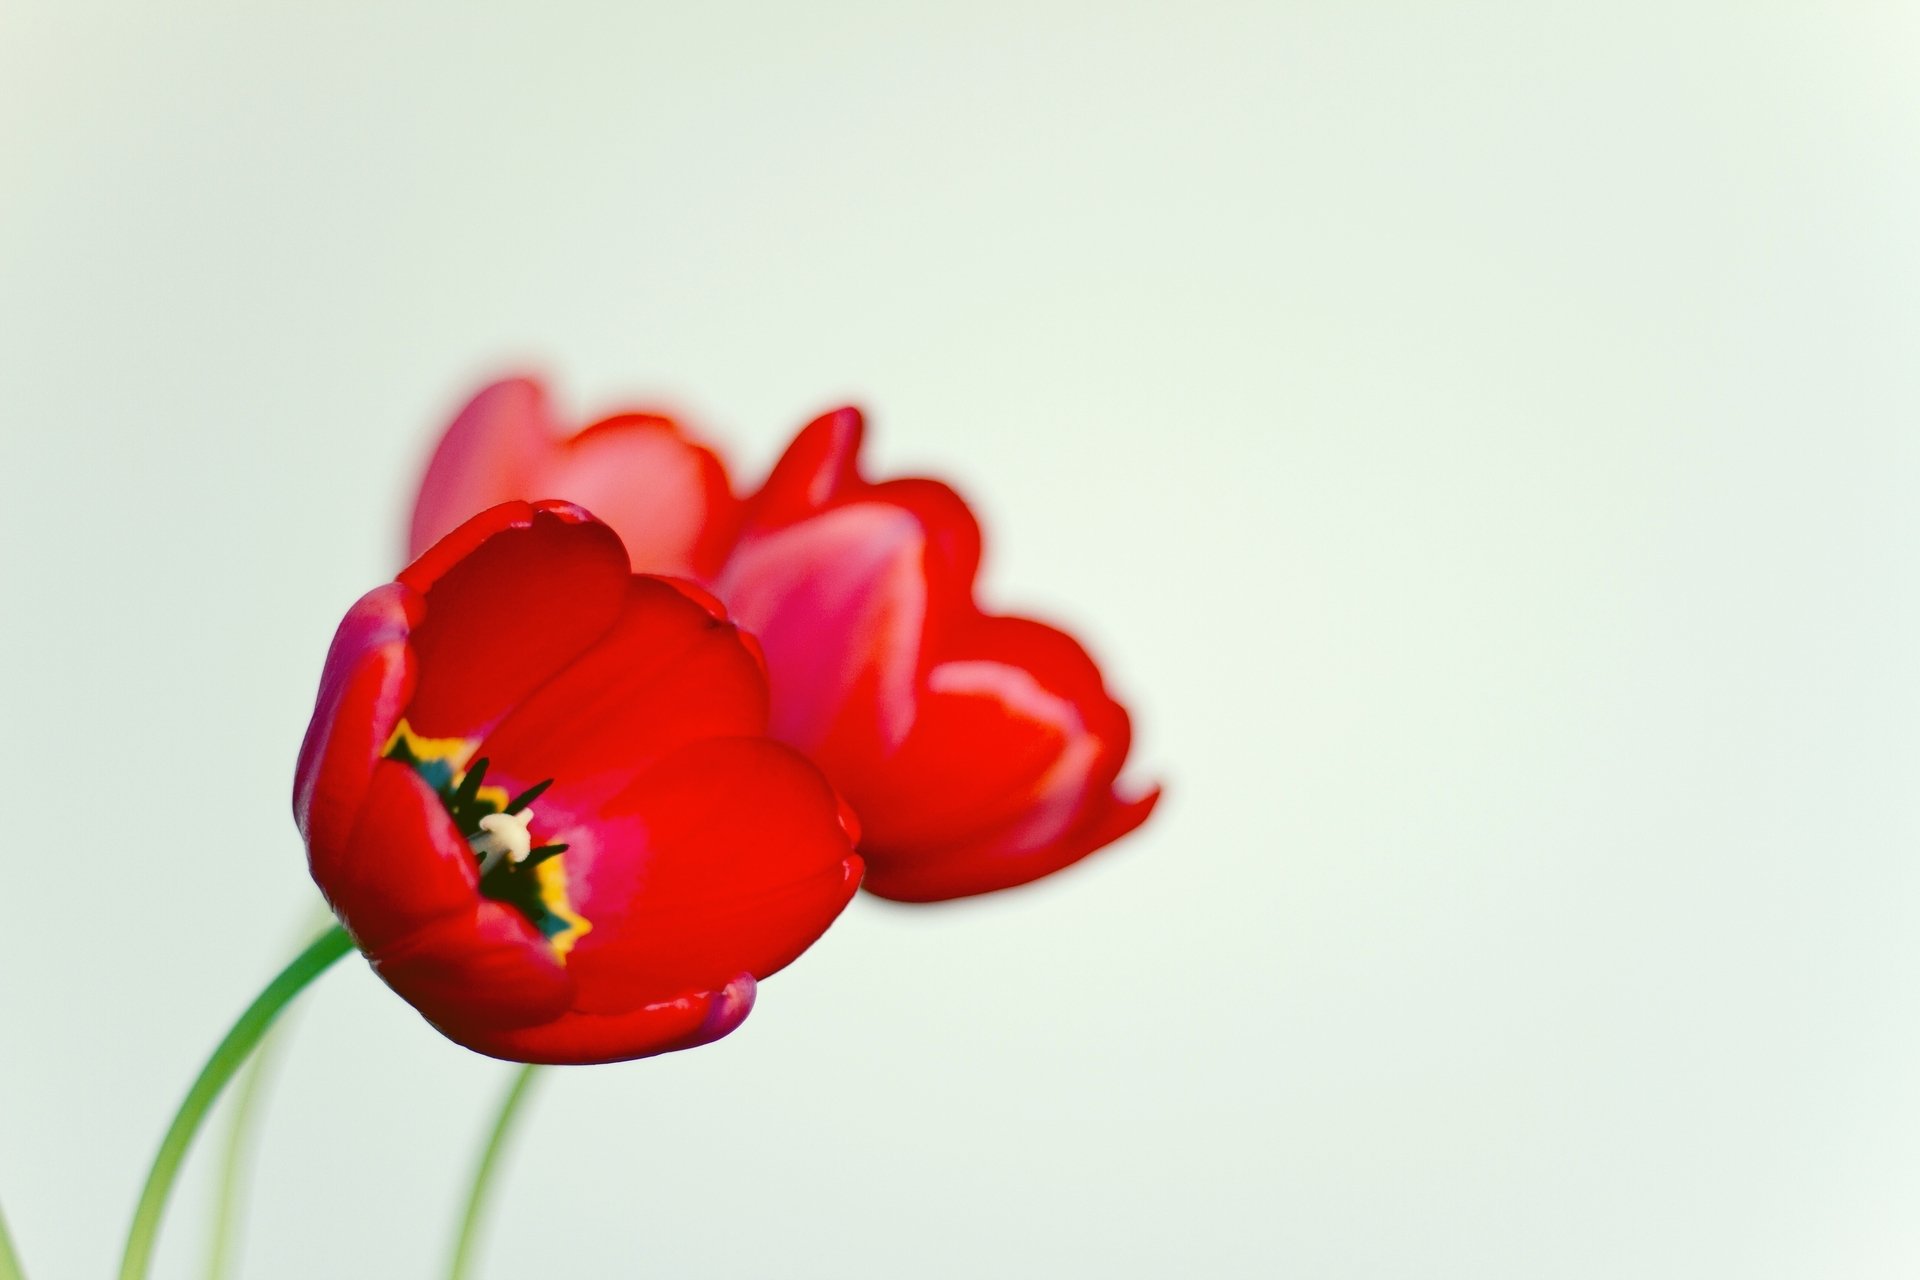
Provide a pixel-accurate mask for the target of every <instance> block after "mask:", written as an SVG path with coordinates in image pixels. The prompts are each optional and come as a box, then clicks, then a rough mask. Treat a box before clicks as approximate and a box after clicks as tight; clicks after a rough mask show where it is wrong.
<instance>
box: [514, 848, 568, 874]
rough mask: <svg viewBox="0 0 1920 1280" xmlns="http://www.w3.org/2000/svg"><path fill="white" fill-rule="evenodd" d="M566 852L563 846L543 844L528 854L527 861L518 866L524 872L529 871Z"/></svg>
mask: <svg viewBox="0 0 1920 1280" xmlns="http://www.w3.org/2000/svg"><path fill="white" fill-rule="evenodd" d="M566 851H567V846H566V845H564V844H543V845H541V846H540V847H539V848H538V849H535V850H534V851H533V852H532V853H529V854H528V855H527V860H526V861H525V862H523V863H521V864H520V865H521V866H522V867H524V868H525V869H526V870H528V871H531V870H533V869H534V868H535V867H537V866H539V865H540V864H541V863H543V862H545V861H546V860H547V859H548V858H557V857H559V856H560V855H561V854H563V853H565V852H566Z"/></svg>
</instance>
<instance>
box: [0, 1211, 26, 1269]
mask: <svg viewBox="0 0 1920 1280" xmlns="http://www.w3.org/2000/svg"><path fill="white" fill-rule="evenodd" d="M0 1280H27V1272H26V1268H24V1267H22V1266H21V1265H20V1255H19V1254H17V1253H15V1252H14V1251H13V1237H11V1236H9V1235H8V1234H7V1220H6V1219H5V1218H0Z"/></svg>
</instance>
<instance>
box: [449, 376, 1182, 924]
mask: <svg viewBox="0 0 1920 1280" xmlns="http://www.w3.org/2000/svg"><path fill="white" fill-rule="evenodd" d="M862 431H863V426H862V422H861V417H860V414H859V413H858V412H857V411H856V410H853V409H842V410H839V411H837V412H835V413H830V414H827V415H826V416H824V417H822V418H820V419H819V420H817V421H816V422H814V423H812V424H811V425H810V426H808V427H807V428H806V429H805V430H803V431H802V432H801V433H800V435H799V436H798V437H797V438H796V439H795V440H794V442H793V444H792V445H791V446H790V447H789V448H788V450H787V452H786V454H785V456H784V457H783V458H782V459H781V460H780V462H779V463H778V464H777V465H776V466H775V468H774V470H773V472H772V474H771V475H770V477H769V478H768V480H767V482H766V484H765V485H764V486H763V487H762V488H761V490H760V491H759V492H758V493H757V494H755V495H754V496H752V497H751V498H748V499H747V500H746V501H745V502H744V503H742V502H740V501H738V500H736V499H735V498H734V496H733V492H732V489H731V487H730V486H729V484H728V482H727V480H726V475H725V472H724V470H722V469H721V468H720V464H719V462H718V459H717V458H716V457H715V456H714V454H713V453H712V451H711V450H709V449H707V448H706V447H705V446H703V445H701V444H700V443H699V442H697V441H695V440H693V439H691V438H690V437H688V436H687V435H685V434H684V433H683V432H681V431H680V430H679V428H678V427H676V426H675V425H674V424H673V423H671V422H670V421H668V420H666V419H664V418H661V417H658V416H652V415H640V414H626V415H621V416H618V417H614V418H610V419H607V420H605V421H603V422H600V423H596V424H594V425H592V426H589V427H587V428H586V429H585V430H584V431H581V432H579V433H578V434H575V435H572V436H568V435H566V434H565V433H564V430H563V428H562V427H561V426H560V425H559V424H558V422H557V420H556V419H555V417H554V415H553V414H552V413H551V411H550V410H549V408H548V406H547V400H546V396H545V393H544V392H543V391H542V389H541V388H540V387H539V385H538V384H536V383H533V382H531V381H527V380H513V381H508V382H502V383H499V384H496V385H494V386H492V387H489V388H487V389H486V390H484V391H482V392H481V393H480V395H479V396H478V397H477V398H476V399H475V400H474V401H473V402H472V403H471V404H470V405H468V407H467V408H466V409H465V410H464V411H463V412H462V413H461V414H460V415H459V417H458V418H457V419H456V421H455V422H454V424H453V426H452V427H451V428H450V429H449V431H448V432H447V434H446V436H445V437H444V438H443V439H442V441H441V443H440V446H439V448H438V450H437V451H436V453H435V455H434V457H433V460H432V462H431V464H430V465H429V467H428V470H427V474H426V477H425V480H424V481H423V483H422V487H421V491H420V496H419V500H418V502H417V504H416V507H415V512H414V521H413V538H414V546H415V549H416V551H418V550H419V549H421V548H422V546H423V545H424V543H425V542H426V541H427V540H428V539H430V538H431V537H433V536H436V535H437V534H438V533H439V532H441V531H442V530H443V529H444V528H446V527H450V526H451V524H452V523H454V522H456V521H457V520H459V519H461V518H464V516H466V515H467V514H469V513H471V512H472V511H473V510H475V509H477V508H478V507H480V506H483V505H485V504H487V503H490V502H494V501H499V500H501V499H502V498H506V497H519V498H527V499H532V498H543V497H558V498H565V499H567V500H570V501H578V502H581V503H584V504H585V505H587V506H589V507H591V508H592V509H593V510H595V511H596V513H598V514H599V515H600V516H601V517H602V518H604V519H606V520H608V522H609V523H611V524H612V525H613V526H614V527H615V528H616V529H618V530H619V531H620V532H621V533H622V534H623V535H626V536H628V546H629V548H630V549H632V551H633V553H634V561H633V568H635V569H636V570H639V571H652V572H670V573H677V574H685V575H688V576H692V577H694V578H696V579H697V580H699V581H700V582H701V583H702V585H704V586H706V587H708V588H709V589H711V590H712V591H713V592H714V593H715V594H716V595H718V596H719V597H720V598H721V599H722V600H724V601H725V602H726V605H727V607H728V609H729V610H730V611H731V613H732V616H733V617H734V618H735V619H736V620H737V621H738V622H739V623H740V625H741V626H743V627H745V628H746V629H748V630H749V631H751V632H752V633H753V634H754V635H755V636H756V638H757V639H758V640H759V642H760V644H761V645H762V647H763V649H764V651H765V654H766V659H767V666H768V671H769V674H770V677H771V682H772V718H771V732H772V733H773V734H774V736H776V737H777V738H779V739H780V740H782V741H783V742H786V743H789V744H791V745H793V746H795V747H798V748H800V749H801V750H803V751H805V752H806V753H807V754H808V755H809V756H811V757H812V759H813V760H814V761H815V763H817V764H818V765H819V766H820V767H821V768H822V769H823V770H824V771H825V772H826V774H827V776H828V778H829V779H831V781H832V783H833V785H834V786H835V787H836V788H837V789H838V790H839V791H840V793H841V794H842V795H844V796H845V797H846V798H847V800H848V801H849V802H850V803H851V804H852V806H853V808H854V810H855V811H856V812H857V813H858V814H859V817H860V823H861V827H862V830H863V832H864V835H863V837H862V841H861V845H860V851H861V853H862V855H863V856H864V857H865V859H866V863H867V878H866V886H867V888H868V889H869V890H870V891H872V892H874V893H877V894H880V895H881V896H884V897H890V898H896V899H901V900H907V901H932V900H937V899H945V898H955V897H962V896H966V895H970V894H978V893H985V892H989V891H992V890H996V889H1003V888H1008V887H1010V886H1013V885H1018V884H1022V883H1026V882H1028V881H1031V880H1035V879H1038V878H1040V877H1042V876H1045V875H1048V874H1050V873H1052V872H1054V871H1057V870H1060V869H1061V868H1063V867H1065V866H1067V865H1069V864H1071V863H1074V862H1076V861H1078V860H1079V859H1081V858H1083V857H1085V856H1086V855H1087V854H1089V853H1092V852H1093V851H1095V850H1097V849H1100V848H1102V847H1104V846H1106V845H1108V844H1111V843H1112V842H1113V841H1115V840H1117V839H1119V838H1120V837H1121V836H1123V835H1126V834H1127V833H1128V832H1130V831H1132V830H1133V829H1134V828H1136V827H1138V826H1139V825H1140V824H1141V823H1142V822H1144V821H1145V820H1146V818H1147V816H1148V814H1149V813H1151V812H1152V809H1153V806H1154V803H1155V801H1156V800H1157V798H1158V791H1157V789H1149V790H1146V791H1144V792H1133V791H1127V790H1123V789H1121V788H1120V786H1119V784H1118V778H1119V774H1120V771H1121V767H1122V765H1123V764H1124V763H1125V760H1126V756H1127V751H1128V747H1129V744H1130V740H1131V729H1130V725H1129V721H1128V716H1127V713H1126V710H1125V709H1124V708H1123V707H1122V706H1121V705H1120V704H1119V702H1117V701H1116V700H1115V699H1114V698H1113V697H1112V696H1111V695H1110V694H1109V693H1108V692H1107V690H1106V687H1105V684H1104V682H1103V680H1102V678H1101V674H1100V670H1099V668H1098V666H1097V665H1096V664H1095V663H1094V661H1093V660H1092V659H1091V658H1090V657H1089V656H1088V655H1087V653H1086V651H1085V649H1083V648H1082V647H1081V646H1080V644H1079V643H1078V642H1077V641H1075V640H1074V639H1073V638H1072V637H1070V636H1068V635H1067V634H1065V633H1064V632H1062V631H1059V630H1056V629H1055V628H1053V627H1050V626H1046V625H1044V624H1042V623H1039V622H1036V621H1032V620H1029V619H1025V618H1013V617H1001V616H996V615H992V614H988V613H985V612H983V611H982V610H981V609H980V608H979V606H978V604H977V603H976V601H975V599H974V578H975V575H976V572H977V570H978V567H979V561H980V529H979V525H978V523H977V522H976V521H975V519H974V517H973V515H972V513H971V512H970V511H969V510H968V509H967V506H966V504H965V503H964V502H963V501H962V500H961V499H960V497H959V496H958V495H957V494H955V493H954V491H953V490H952V489H950V488H948V487H947V486H946V485H944V484H941V483H939V482H937V481H933V480H924V479H902V480H891V481H886V482H883V483H871V482H868V481H866V480H865V479H863V478H862V477H861V475H860V472H859V466H858V453H859V448H860V442H861V436H862ZM629 529H631V530H632V533H631V534H630V535H629Z"/></svg>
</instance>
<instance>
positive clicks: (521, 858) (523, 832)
mask: <svg viewBox="0 0 1920 1280" xmlns="http://www.w3.org/2000/svg"><path fill="white" fill-rule="evenodd" d="M532 821H533V810H532V809H522V810H521V811H520V812H519V813H490V814H488V815H487V816H486V817H484V818H482V819H480V830H479V832H478V833H477V834H475V835H474V836H473V837H472V838H471V839H470V840H469V841H468V843H469V844H471V845H472V846H473V851H474V852H475V853H477V854H479V855H480V875H481V876H482V878H484V877H485V876H486V875H487V874H488V873H489V872H491V871H492V870H493V869H494V868H495V867H497V866H499V865H500V859H502V858H505V859H506V860H507V861H508V862H509V863H512V864H513V865H515V866H518V865H519V864H520V863H522V862H525V861H526V860H527V855H528V854H529V853H532V852H533V833H532V832H530V831H528V830H527V824H528V823H530V822H532Z"/></svg>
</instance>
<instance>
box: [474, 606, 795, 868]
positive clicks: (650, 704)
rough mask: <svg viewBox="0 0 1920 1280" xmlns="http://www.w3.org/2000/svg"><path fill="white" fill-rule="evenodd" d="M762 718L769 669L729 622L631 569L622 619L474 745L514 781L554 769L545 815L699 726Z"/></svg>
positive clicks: (593, 799)
mask: <svg viewBox="0 0 1920 1280" xmlns="http://www.w3.org/2000/svg"><path fill="white" fill-rule="evenodd" d="M766 723H767V693H766V684H765V678H764V676H763V675H762V673H761V669H760V666H759V664H758V662H757V661H756V660H755V657H754V655H753V653H752V651H751V650H750V649H749V648H748V647H747V645H746V644H744V643H743V642H742V639H741V637H740V635H739V633H738V632H737V631H736V630H735V629H734V627H733V626H732V625H731V624H729V623H727V622H725V621H723V620H722V619H720V618H716V617H715V616H714V615H713V614H712V613H711V612H710V611H709V610H708V608H707V607H706V606H705V604H704V603H702V602H700V601H699V600H697V599H695V598H692V597H689V596H688V595H686V594H685V593H684V592H683V591H682V589H681V588H680V587H679V585H678V584H675V583H672V582H668V581H665V580H662V579H653V578H634V579H632V580H631V582H630V583H629V585H628V586H627V589H626V600H625V603H624V605H623V607H622V610H621V614H620V617H619V620H618V621H616V622H615V623H614V624H613V626H611V627H610V628H609V629H608V630H607V631H606V633H605V634H603V635H602V636H601V637H600V638H599V639H598V640H597V641H595V643H594V644H593V645H592V647H591V648H589V649H587V650H586V651H585V652H584V653H582V654H580V655H579V656H578V657H576V658H575V659H574V660H573V661H572V662H570V663H569V664H568V665H567V666H566V667H565V668H564V669H563V670H561V671H560V672H558V673H557V674H556V675H554V676H553V678H552V679H550V680H548V681H547V682H546V683H545V684H544V685H542V686H541V687H540V688H539V689H538V690H536V691H535V692H533V693H532V694H531V695H530V696H528V697H527V699H526V700H525V701H524V702H522V703H521V704H520V705H519V706H517V707H515V708H514V709H513V711H511V712H510V713H509V714H508V715H507V717H506V718H505V719H504V720H502V721H501V722H500V724H499V726H498V727H497V728H495V729H494V730H493V732H492V733H490V734H488V735H487V738H486V740H485V741H484V742H483V743H482V744H481V746H480V748H479V751H478V753H477V754H479V755H482V756H485V757H486V758H487V759H488V760H489V761H490V762H491V767H492V769H493V770H494V771H495V772H496V776H498V777H500V778H501V779H503V780H506V781H508V782H511V783H515V784H518V785H521V786H525V785H531V784H532V783H536V782H539V781H541V780H543V779H546V778H552V779H553V780H554V784H553V787H552V789H551V790H550V791H548V792H547V793H546V794H545V795H544V796H543V797H542V799H541V806H540V807H541V813H542V814H543V815H547V814H562V813H564V814H569V815H576V816H587V815H591V814H592V813H593V812H594V811H595V809H596V808H597V807H598V806H599V804H600V803H601V802H603V801H604V800H606V799H607V798H608V797H610V796H612V795H613V794H615V793H616V792H618V791H620V790H621V789H623V788H624V787H626V786H627V785H628V784H630V783H631V782H632V781H633V780H634V779H635V778H636V777H638V776H639V774H640V773H641V772H642V770H644V769H645V768H646V766H647V765H648V764H649V763H651V762H652V761H653V760H656V759H658V758H659V757H661V756H662V755H665V754H667V753H668V752H671V751H673V750H676V749H677V748H679V747H681V746H683V745H684V744H686V743H688V742H691V741H694V740H695V739H699V738H713V737H732V736H735V735H739V734H759V733H762V732H764V731H765V729H766ZM544 829H545V828H543V830H544ZM556 838H559V839H565V837H564V836H558V837H556Z"/></svg>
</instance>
